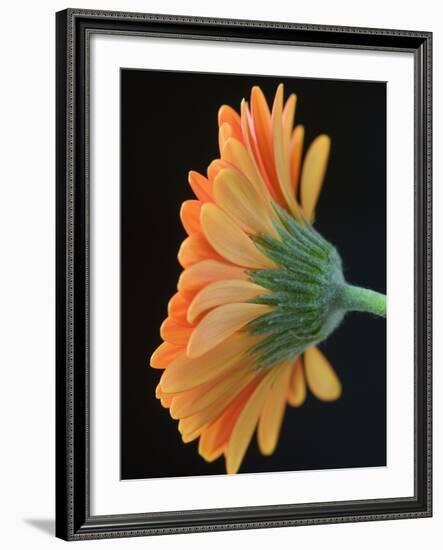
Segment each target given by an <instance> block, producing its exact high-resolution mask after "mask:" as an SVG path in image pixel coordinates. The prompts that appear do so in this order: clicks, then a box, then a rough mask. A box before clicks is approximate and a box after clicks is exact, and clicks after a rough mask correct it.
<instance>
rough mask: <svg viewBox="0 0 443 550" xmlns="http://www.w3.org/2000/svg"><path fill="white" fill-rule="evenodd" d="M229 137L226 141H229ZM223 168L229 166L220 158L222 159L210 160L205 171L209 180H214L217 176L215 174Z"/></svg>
mask: <svg viewBox="0 0 443 550" xmlns="http://www.w3.org/2000/svg"><path fill="white" fill-rule="evenodd" d="M230 140H231V138H229V140H228V141H230ZM224 168H229V163H228V162H226V161H224V160H222V159H215V160H213V161H212V162H211V164H210V165H209V166H208V168H207V170H206V172H207V174H208V179H209V180H210V181H211V182H214V180H215V178H216V177H217V174H218V173H219V172H220V171H221V170H223V169H224Z"/></svg>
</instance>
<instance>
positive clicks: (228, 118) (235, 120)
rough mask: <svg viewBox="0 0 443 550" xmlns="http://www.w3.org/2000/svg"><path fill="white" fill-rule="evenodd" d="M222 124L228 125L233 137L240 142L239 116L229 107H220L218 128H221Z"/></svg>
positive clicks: (241, 137)
mask: <svg viewBox="0 0 443 550" xmlns="http://www.w3.org/2000/svg"><path fill="white" fill-rule="evenodd" d="M224 123H228V124H229V125H230V127H231V131H232V134H233V136H234V137H235V138H236V139H238V140H239V141H242V139H243V135H242V129H241V121H240V116H239V115H238V113H237V112H236V111H234V109H233V108H232V107H230V106H229V105H222V106H221V107H220V109H219V110H218V125H219V127H221V126H223V124H224Z"/></svg>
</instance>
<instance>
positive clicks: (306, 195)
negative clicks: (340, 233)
mask: <svg viewBox="0 0 443 550" xmlns="http://www.w3.org/2000/svg"><path fill="white" fill-rule="evenodd" d="M330 148H331V140H330V138H329V136H326V135H324V134H323V135H321V136H318V137H317V138H315V140H314V141H313V142H312V143H311V145H310V146H309V149H308V151H307V153H306V156H305V159H304V162H303V169H302V174H301V189H300V192H301V204H302V207H303V212H304V214H305V216H306V218H307V219H308V220H309V221H310V222H312V221H313V220H314V214H315V207H316V204H317V200H318V197H319V195H320V191H321V187H322V185H323V179H324V177H325V172H326V167H327V164H328V158H329V150H330Z"/></svg>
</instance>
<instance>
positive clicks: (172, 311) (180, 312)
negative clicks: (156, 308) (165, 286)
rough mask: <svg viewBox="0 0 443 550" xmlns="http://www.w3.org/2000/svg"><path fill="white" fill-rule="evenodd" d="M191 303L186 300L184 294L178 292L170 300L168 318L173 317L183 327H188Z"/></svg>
mask: <svg viewBox="0 0 443 550" xmlns="http://www.w3.org/2000/svg"><path fill="white" fill-rule="evenodd" d="M189 305H190V302H189V301H188V300H187V299H186V297H185V296H184V295H183V293H182V292H177V293H176V294H174V296H173V297H172V298H171V299H170V300H169V303H168V317H173V318H174V319H175V320H176V321H178V322H179V323H181V324H183V325H187V324H188V321H187V314H188V308H189Z"/></svg>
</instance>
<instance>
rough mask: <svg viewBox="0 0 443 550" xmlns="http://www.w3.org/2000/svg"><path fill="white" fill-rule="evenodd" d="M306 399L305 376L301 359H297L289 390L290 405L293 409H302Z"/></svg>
mask: <svg viewBox="0 0 443 550" xmlns="http://www.w3.org/2000/svg"><path fill="white" fill-rule="evenodd" d="M305 399H306V381H305V376H304V374H303V365H302V360H301V357H297V359H296V360H295V363H294V366H293V367H292V374H291V380H290V382H289V388H288V403H289V404H290V405H292V406H293V407H300V405H302V404H303V403H304V400H305Z"/></svg>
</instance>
